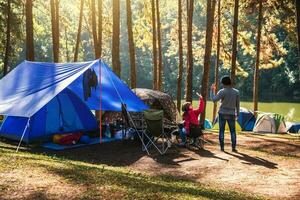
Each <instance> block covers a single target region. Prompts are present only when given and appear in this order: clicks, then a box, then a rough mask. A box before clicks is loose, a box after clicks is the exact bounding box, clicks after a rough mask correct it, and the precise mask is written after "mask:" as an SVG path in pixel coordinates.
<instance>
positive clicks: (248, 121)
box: [237, 108, 256, 131]
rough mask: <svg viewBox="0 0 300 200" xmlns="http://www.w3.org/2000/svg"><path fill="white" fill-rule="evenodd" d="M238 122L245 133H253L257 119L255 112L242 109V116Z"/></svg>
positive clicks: (240, 115)
mask: <svg viewBox="0 0 300 200" xmlns="http://www.w3.org/2000/svg"><path fill="white" fill-rule="evenodd" d="M237 121H238V123H239V124H240V126H241V128H242V130H243V131H252V130H253V127H254V124H255V121H256V119H255V116H254V114H253V112H251V111H250V110H248V109H246V108H240V114H239V117H238V120H237Z"/></svg>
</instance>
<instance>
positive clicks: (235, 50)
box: [231, 0, 239, 85]
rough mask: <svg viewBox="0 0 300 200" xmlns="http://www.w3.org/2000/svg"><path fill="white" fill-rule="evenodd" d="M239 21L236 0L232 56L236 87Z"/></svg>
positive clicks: (236, 1) (236, 2) (233, 78)
mask: <svg viewBox="0 0 300 200" xmlns="http://www.w3.org/2000/svg"><path fill="white" fill-rule="evenodd" d="M238 20H239V0H235V1H234V17H233V35H232V56H231V81H232V84H233V85H235V76H236V58H237V34H238V32H237V28H238Z"/></svg>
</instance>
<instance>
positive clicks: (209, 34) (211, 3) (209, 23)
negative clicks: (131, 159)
mask: <svg viewBox="0 0 300 200" xmlns="http://www.w3.org/2000/svg"><path fill="white" fill-rule="evenodd" d="M215 6H216V0H207V17H206V34H205V55H204V69H203V75H202V87H201V94H202V96H203V99H204V101H205V108H206V100H207V97H208V82H209V74H210V59H211V48H212V38H213V26H214V16H215V15H214V14H215ZM205 111H206V109H204V111H203V114H202V115H201V121H200V124H201V125H203V124H204V120H205Z"/></svg>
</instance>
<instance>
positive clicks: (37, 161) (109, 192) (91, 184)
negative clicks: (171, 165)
mask: <svg viewBox="0 0 300 200" xmlns="http://www.w3.org/2000/svg"><path fill="white" fill-rule="evenodd" d="M29 169H30V173H28V177H29V178H30V176H31V175H30V174H35V173H39V174H40V177H43V179H44V180H43V181H44V182H45V183H46V182H47V179H48V178H50V179H51V178H53V177H59V178H60V182H67V183H68V185H71V186H72V185H73V186H74V187H75V186H76V187H82V190H81V189H80V192H79V193H76V196H75V198H76V199H228V200H229V199H250V200H251V199H261V198H259V197H257V196H253V195H250V194H245V193H240V192H235V191H229V190H226V191H225V190H220V189H217V188H213V187H209V186H204V185H201V184H199V183H196V182H193V181H190V180H183V179H181V178H176V176H155V177H152V176H147V175H144V174H141V173H137V172H133V171H131V170H129V169H128V168H126V167H111V166H107V165H102V164H91V163H87V162H83V161H74V160H68V159H66V158H61V157H55V156H47V155H43V154H38V153H30V152H19V153H16V152H15V151H14V150H13V149H12V147H11V146H10V145H7V144H4V143H1V142H0V175H1V173H4V174H5V173H9V172H11V171H12V170H15V171H19V170H23V171H28V170H29ZM41 173H44V174H41ZM45 174H46V175H45ZM4 177H5V176H4ZM14 177H15V179H16V180H12V181H13V182H14V183H15V184H17V186H18V187H20V188H22V187H24V186H25V184H26V181H20V179H21V180H27V178H28V177H27V175H26V176H25V177H24V175H23V176H22V177H20V179H18V175H17V174H14ZM61 179H62V180H64V181H61ZM30 185H31V187H32V188H30V190H31V191H33V192H35V193H36V194H33V196H34V195H35V196H36V195H38V196H39V197H40V199H52V198H53V197H51V196H49V194H47V192H45V190H46V191H47V189H49V188H44V189H43V190H42V191H39V190H40V188H39V187H36V188H34V183H32V182H31V183H30ZM86 186H87V187H88V189H86ZM27 187H28V186H27ZM62 190H63V185H62ZM63 192H64V193H65V194H68V191H67V190H66V191H64V190H63ZM6 193H14V194H16V193H17V194H20V193H21V192H20V191H19V190H18V188H16V187H14V186H10V185H9V184H6V182H5V180H2V181H0V196H2V195H6ZM20 195H22V194H20ZM73 197H74V196H73ZM56 198H57V196H56ZM58 199H59V197H58Z"/></svg>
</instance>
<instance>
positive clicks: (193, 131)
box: [172, 123, 211, 150]
mask: <svg viewBox="0 0 300 200" xmlns="http://www.w3.org/2000/svg"><path fill="white" fill-rule="evenodd" d="M177 126H178V129H177V130H175V131H173V132H172V134H173V135H174V136H175V137H176V140H177V142H178V143H181V137H180V134H179V129H182V128H184V125H183V123H179V124H177ZM205 143H208V144H211V143H210V142H208V141H207V140H205V139H204V134H203V131H202V129H201V127H200V126H199V125H191V126H190V133H189V134H187V135H186V144H185V147H187V148H189V149H191V148H196V149H198V150H199V149H203V147H204V144H205Z"/></svg>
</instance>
